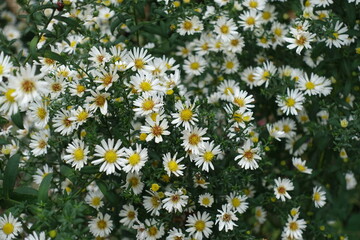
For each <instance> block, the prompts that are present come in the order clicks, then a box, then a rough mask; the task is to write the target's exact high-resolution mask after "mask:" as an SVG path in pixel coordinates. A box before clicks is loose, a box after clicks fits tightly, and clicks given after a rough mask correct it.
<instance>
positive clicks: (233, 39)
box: [224, 33, 245, 53]
mask: <svg viewBox="0 0 360 240" xmlns="http://www.w3.org/2000/svg"><path fill="white" fill-rule="evenodd" d="M244 46H245V41H244V38H243V37H242V36H241V35H240V34H239V33H236V34H233V35H231V36H229V39H228V41H226V42H225V45H224V49H225V50H226V51H229V52H231V53H241V52H242V50H243V48H244Z"/></svg>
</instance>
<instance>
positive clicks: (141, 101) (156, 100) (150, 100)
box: [133, 92, 164, 116]
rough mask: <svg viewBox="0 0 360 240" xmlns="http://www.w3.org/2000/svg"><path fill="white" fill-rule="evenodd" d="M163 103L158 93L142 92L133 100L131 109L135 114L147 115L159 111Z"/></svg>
mask: <svg viewBox="0 0 360 240" xmlns="http://www.w3.org/2000/svg"><path fill="white" fill-rule="evenodd" d="M163 104H164V103H163V100H162V97H160V96H159V95H157V94H151V93H148V92H144V93H142V94H141V96H139V98H138V99H136V100H135V101H134V106H135V108H134V109H133V110H134V112H135V114H136V115H140V116H147V115H149V114H150V113H154V112H159V111H160V107H161V106H162V105H163Z"/></svg>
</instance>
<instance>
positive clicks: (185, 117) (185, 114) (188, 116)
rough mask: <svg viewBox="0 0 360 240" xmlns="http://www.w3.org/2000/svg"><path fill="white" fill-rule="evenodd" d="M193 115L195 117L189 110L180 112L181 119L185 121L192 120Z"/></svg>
mask: <svg viewBox="0 0 360 240" xmlns="http://www.w3.org/2000/svg"><path fill="white" fill-rule="evenodd" d="M192 115H193V113H192V111H191V110H190V109H188V108H186V109H184V110H182V111H181V112H180V118H181V120H183V121H189V120H190V119H191V118H192Z"/></svg>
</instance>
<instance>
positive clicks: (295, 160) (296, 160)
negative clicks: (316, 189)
mask: <svg viewBox="0 0 360 240" xmlns="http://www.w3.org/2000/svg"><path fill="white" fill-rule="evenodd" d="M292 164H293V165H294V167H296V168H297V170H299V171H300V172H302V173H307V174H311V173H312V169H311V168H308V167H307V166H306V165H305V164H306V161H305V160H304V161H301V158H296V157H293V159H292Z"/></svg>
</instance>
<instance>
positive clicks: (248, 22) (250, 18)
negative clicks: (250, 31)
mask: <svg viewBox="0 0 360 240" xmlns="http://www.w3.org/2000/svg"><path fill="white" fill-rule="evenodd" d="M245 22H246V24H247V25H254V24H255V18H253V17H248V18H247V19H246V21H245Z"/></svg>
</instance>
